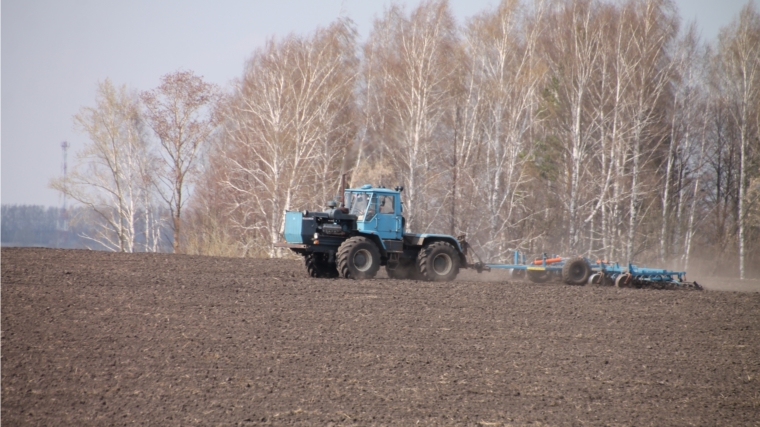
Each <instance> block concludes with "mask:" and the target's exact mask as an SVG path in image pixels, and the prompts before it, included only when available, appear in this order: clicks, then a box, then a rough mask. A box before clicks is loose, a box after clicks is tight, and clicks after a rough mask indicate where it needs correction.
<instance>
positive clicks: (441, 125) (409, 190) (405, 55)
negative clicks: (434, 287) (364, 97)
mask: <svg viewBox="0 0 760 427" xmlns="http://www.w3.org/2000/svg"><path fill="white" fill-rule="evenodd" d="M457 45H458V37H457V32H456V25H455V22H454V19H453V17H452V15H451V11H450V10H449V6H448V3H447V2H446V1H426V2H423V3H421V4H420V5H419V6H418V7H417V8H416V9H415V10H414V11H412V13H411V15H410V16H406V15H405V14H404V12H403V10H402V9H401V8H400V7H398V6H392V7H391V8H389V9H388V11H387V12H386V13H385V15H384V16H383V18H381V19H380V20H378V21H376V22H375V25H374V27H373V30H372V33H371V34H370V36H369V40H368V47H367V49H366V52H367V54H365V56H366V57H367V58H368V59H370V60H371V61H372V62H368V63H366V64H365V66H366V67H370V68H371V69H372V70H373V72H372V73H365V75H368V76H370V77H371V79H372V80H371V81H367V85H368V86H367V87H368V88H369V89H370V90H371V91H372V92H371V93H368V96H369V97H373V98H375V99H378V100H376V101H375V102H373V103H368V104H367V106H368V107H370V108H372V107H376V108H378V110H377V111H376V112H373V114H376V115H377V116H382V119H380V120H376V121H375V122H373V125H374V127H373V128H371V129H368V133H369V134H370V137H369V138H370V141H371V142H370V143H377V144H381V145H382V146H383V147H385V150H384V151H385V153H386V154H384V155H387V156H388V159H389V160H390V161H391V162H392V164H393V166H394V169H395V170H396V171H397V174H398V177H399V179H400V180H401V181H402V182H403V184H404V185H405V192H406V197H405V204H404V206H405V215H406V218H407V222H406V224H407V226H408V227H409V228H410V229H413V230H419V231H423V230H426V229H428V228H429V227H431V226H432V225H433V222H434V221H435V220H436V218H439V215H437V213H440V208H441V207H442V205H443V200H444V199H445V194H446V192H445V190H444V192H443V194H441V183H442V182H446V181H448V172H449V168H447V167H445V166H444V163H445V160H444V159H445V155H446V154H447V153H448V152H449V149H450V144H446V143H444V142H443V141H451V138H450V135H451V128H450V126H451V125H450V124H451V123H452V121H453V120H451V116H450V114H451V113H452V111H453V110H452V109H451V108H450V106H451V105H452V104H453V103H454V102H455V96H454V90H455V88H454V85H455V84H456V77H457V72H458V68H459V67H458V64H457V61H458V58H459V55H458V53H457ZM447 124H449V125H448V126H447Z"/></svg>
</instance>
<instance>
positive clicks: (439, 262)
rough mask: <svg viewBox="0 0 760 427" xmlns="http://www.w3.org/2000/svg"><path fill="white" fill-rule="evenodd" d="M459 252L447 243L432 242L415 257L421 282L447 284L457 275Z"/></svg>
mask: <svg viewBox="0 0 760 427" xmlns="http://www.w3.org/2000/svg"><path fill="white" fill-rule="evenodd" d="M459 262H460V260H459V252H458V251H457V250H456V249H454V246H452V245H451V243H448V242H433V243H430V244H429V245H427V246H425V247H424V248H423V249H422V250H421V251H420V253H419V254H418V255H417V268H418V270H419V273H420V277H421V278H422V279H423V280H428V281H434V282H448V281H450V280H454V279H456V277H457V274H459Z"/></svg>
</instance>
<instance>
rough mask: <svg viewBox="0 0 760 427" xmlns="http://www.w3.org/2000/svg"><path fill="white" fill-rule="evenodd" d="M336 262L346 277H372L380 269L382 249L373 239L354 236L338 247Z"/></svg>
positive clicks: (339, 270)
mask: <svg viewBox="0 0 760 427" xmlns="http://www.w3.org/2000/svg"><path fill="white" fill-rule="evenodd" d="M336 264H337V266H338V273H339V274H340V277H343V278H344V279H371V278H373V277H375V275H376V274H377V270H379V269H380V251H379V250H378V249H377V246H376V245H375V244H374V243H373V242H372V240H369V239H368V238H366V237H363V236H354V237H351V238H350V239H348V240H346V241H345V242H343V243H342V244H341V245H340V247H339V248H338V254H337V257H336Z"/></svg>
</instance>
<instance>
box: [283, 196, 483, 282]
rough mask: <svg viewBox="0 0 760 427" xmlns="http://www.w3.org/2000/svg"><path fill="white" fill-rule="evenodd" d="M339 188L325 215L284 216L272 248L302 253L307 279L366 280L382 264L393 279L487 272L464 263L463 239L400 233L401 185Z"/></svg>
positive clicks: (480, 265) (447, 278) (444, 278)
mask: <svg viewBox="0 0 760 427" xmlns="http://www.w3.org/2000/svg"><path fill="white" fill-rule="evenodd" d="M342 188H344V191H343V195H342V197H340V198H339V201H340V203H338V201H335V200H331V201H329V202H328V203H327V209H326V211H325V212H310V211H302V212H299V211H288V212H286V213H285V233H284V237H285V242H283V243H278V244H276V246H277V247H283V248H288V249H290V250H292V251H293V252H295V253H298V254H300V255H302V256H303V257H304V264H305V265H306V271H307V272H308V274H309V275H310V276H311V277H319V278H336V277H342V278H346V279H371V278H373V277H375V275H376V274H377V272H378V270H379V269H380V267H382V266H384V267H385V271H386V272H387V273H388V277H390V278H394V279H415V280H426V281H450V280H454V279H455V278H456V277H457V274H459V270H460V269H462V268H475V269H477V270H478V271H479V272H480V271H482V270H484V269H487V267H485V266H484V265H483V263H482V262H477V263H471V262H469V259H470V257H469V256H468V247H469V246H468V244H467V242H466V241H465V236H459V237H458V238H454V237H453V236H449V235H445V234H412V233H406V232H405V231H404V229H405V226H406V220H405V218H404V216H403V204H402V203H401V192H402V191H403V187H396V188H394V189H390V188H384V187H372V185H370V184H367V185H364V186H362V187H361V188H352V189H345V186H343V185H342Z"/></svg>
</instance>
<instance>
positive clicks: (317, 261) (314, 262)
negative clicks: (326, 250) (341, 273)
mask: <svg viewBox="0 0 760 427" xmlns="http://www.w3.org/2000/svg"><path fill="white" fill-rule="evenodd" d="M303 261H304V264H305V265H306V271H307V272H308V273H309V276H311V277H314V278H334V277H338V270H337V269H336V268H335V264H330V263H328V262H327V254H322V253H311V254H306V255H305V256H304V257H303Z"/></svg>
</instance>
